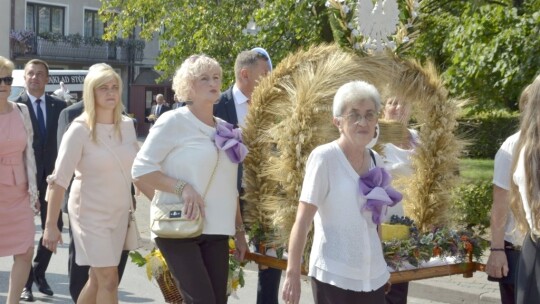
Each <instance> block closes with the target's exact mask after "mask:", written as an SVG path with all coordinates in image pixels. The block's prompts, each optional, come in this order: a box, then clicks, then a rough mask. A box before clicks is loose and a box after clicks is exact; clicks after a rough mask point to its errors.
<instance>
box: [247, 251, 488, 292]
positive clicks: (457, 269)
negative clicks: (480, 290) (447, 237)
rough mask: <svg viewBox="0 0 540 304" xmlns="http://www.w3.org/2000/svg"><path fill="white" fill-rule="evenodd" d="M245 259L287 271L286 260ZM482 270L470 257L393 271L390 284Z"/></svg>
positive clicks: (255, 256)
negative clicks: (452, 261)
mask: <svg viewBox="0 0 540 304" xmlns="http://www.w3.org/2000/svg"><path fill="white" fill-rule="evenodd" d="M245 259H246V260H250V261H253V262H255V263H257V264H261V265H265V266H268V267H272V268H276V269H281V270H286V269H287V261H286V260H283V259H277V258H274V257H270V256H266V255H262V254H259V253H252V252H250V253H247V254H246V256H245ZM484 269H485V265H484V264H480V263H476V262H473V261H472V257H471V256H469V261H468V262H465V263H458V264H451V265H443V266H434V267H423V268H417V269H411V270H403V271H395V272H392V273H391V276H390V282H392V284H396V283H403V282H410V281H415V280H423V279H429V278H435V277H444V276H449V275H454V274H463V277H465V278H470V277H472V276H473V273H474V272H475V271H484ZM302 274H303V275H307V269H305V268H304V269H302Z"/></svg>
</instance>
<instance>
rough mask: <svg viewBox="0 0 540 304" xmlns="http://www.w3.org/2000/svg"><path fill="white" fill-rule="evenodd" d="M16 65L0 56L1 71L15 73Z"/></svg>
mask: <svg viewBox="0 0 540 304" xmlns="http://www.w3.org/2000/svg"><path fill="white" fill-rule="evenodd" d="M14 69H15V65H14V64H13V62H12V61H11V60H9V59H7V58H6V57H2V56H0V70H6V71H7V72H8V73H9V74H11V73H13V70H14Z"/></svg>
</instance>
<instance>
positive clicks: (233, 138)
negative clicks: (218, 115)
mask: <svg viewBox="0 0 540 304" xmlns="http://www.w3.org/2000/svg"><path fill="white" fill-rule="evenodd" d="M216 130H217V132H216V136H215V138H214V139H215V142H216V146H217V147H218V149H220V150H223V151H225V153H227V156H228V157H229V159H230V160H231V161H232V162H233V163H235V164H239V163H241V162H242V161H243V160H244V158H246V154H247V153H248V149H247V148H246V145H244V143H243V142H242V130H240V128H236V129H235V128H233V125H231V124H230V123H227V122H218V123H217V126H216Z"/></svg>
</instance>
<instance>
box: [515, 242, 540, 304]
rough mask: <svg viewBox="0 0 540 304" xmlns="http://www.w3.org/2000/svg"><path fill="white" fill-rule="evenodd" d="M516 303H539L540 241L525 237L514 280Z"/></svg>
mask: <svg viewBox="0 0 540 304" xmlns="http://www.w3.org/2000/svg"><path fill="white" fill-rule="evenodd" d="M515 289H516V303H517V304H530V303H540V240H537V239H535V241H533V240H532V238H531V236H530V234H529V233H528V234H527V236H525V240H524V241H523V248H522V249H521V256H520V258H519V266H518V270H517V280H516V286H515Z"/></svg>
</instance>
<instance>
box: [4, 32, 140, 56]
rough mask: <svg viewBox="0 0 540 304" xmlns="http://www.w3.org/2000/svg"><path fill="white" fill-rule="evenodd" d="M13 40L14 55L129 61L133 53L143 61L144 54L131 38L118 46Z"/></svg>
mask: <svg viewBox="0 0 540 304" xmlns="http://www.w3.org/2000/svg"><path fill="white" fill-rule="evenodd" d="M11 42H12V43H11V50H12V54H13V57H19V56H39V57H55V58H66V59H80V60H103V61H110V60H116V61H121V62H122V61H123V62H128V61H129V59H130V58H129V54H131V56H132V60H133V61H142V60H143V55H144V53H143V50H142V48H141V47H135V46H133V45H130V43H129V40H124V45H123V46H118V43H114V42H113V43H106V42H104V43H103V44H102V45H89V44H85V43H78V44H73V43H70V42H65V41H52V40H48V39H44V38H41V37H37V38H34V39H32V40H31V41H26V42H24V43H21V42H18V41H13V40H12V41H11ZM125 44H127V45H125ZM143 48H144V47H143Z"/></svg>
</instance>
